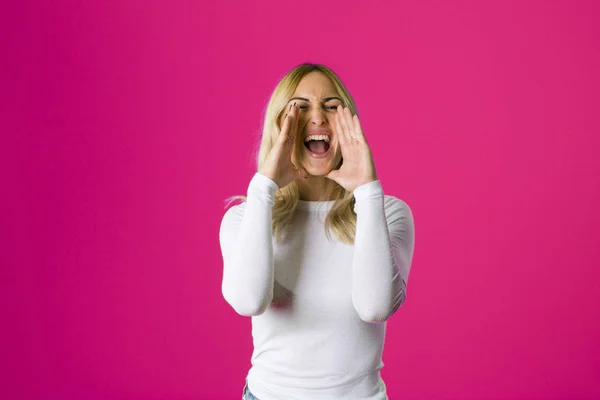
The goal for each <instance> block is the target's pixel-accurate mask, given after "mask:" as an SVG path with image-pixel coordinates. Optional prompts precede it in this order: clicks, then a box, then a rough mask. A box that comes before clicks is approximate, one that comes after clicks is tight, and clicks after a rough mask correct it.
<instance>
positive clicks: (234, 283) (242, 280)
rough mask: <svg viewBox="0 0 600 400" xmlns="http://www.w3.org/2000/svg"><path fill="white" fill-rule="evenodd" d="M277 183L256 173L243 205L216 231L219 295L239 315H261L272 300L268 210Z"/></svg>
mask: <svg viewBox="0 0 600 400" xmlns="http://www.w3.org/2000/svg"><path fill="white" fill-rule="evenodd" d="M277 189H278V186H277V184H276V183H275V182H274V181H272V180H271V179H269V178H267V177H266V176H264V175H262V174H260V173H258V172H257V173H256V174H255V175H254V177H253V178H252V180H251V181H250V184H249V186H248V196H247V199H246V202H244V203H243V204H239V205H236V206H234V207H232V208H230V209H229V210H228V211H227V212H226V213H225V216H224V217H223V220H222V222H221V228H220V232H219V241H220V244H221V253H222V255H223V282H222V287H221V289H222V292H223V297H224V298H225V300H226V301H227V302H228V303H229V304H230V305H231V306H232V307H233V308H234V309H235V311H236V312H237V313H239V314H241V315H245V316H253V315H260V314H262V313H263V312H264V311H265V310H266V309H267V307H268V306H269V304H270V303H271V301H272V299H273V279H274V268H273V242H272V222H271V217H272V208H273V204H274V202H275V192H276V191H277Z"/></svg>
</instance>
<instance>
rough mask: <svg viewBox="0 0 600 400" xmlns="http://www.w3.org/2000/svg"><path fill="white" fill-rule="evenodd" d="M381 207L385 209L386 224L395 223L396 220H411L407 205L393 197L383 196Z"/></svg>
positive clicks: (411, 213) (410, 211) (409, 209)
mask: <svg viewBox="0 0 600 400" xmlns="http://www.w3.org/2000/svg"><path fill="white" fill-rule="evenodd" d="M383 207H384V209H385V216H386V218H387V220H388V223H392V222H395V221H397V220H399V219H400V220H406V219H409V220H411V221H412V220H413V212H412V210H411V208H410V206H409V205H408V203H407V202H406V201H404V200H402V199H399V198H397V197H395V196H390V195H384V196H383Z"/></svg>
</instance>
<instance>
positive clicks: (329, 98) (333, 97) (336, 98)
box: [288, 96, 343, 103]
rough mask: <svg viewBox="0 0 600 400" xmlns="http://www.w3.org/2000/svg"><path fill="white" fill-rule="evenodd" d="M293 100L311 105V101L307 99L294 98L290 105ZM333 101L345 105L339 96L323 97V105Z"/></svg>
mask: <svg viewBox="0 0 600 400" xmlns="http://www.w3.org/2000/svg"><path fill="white" fill-rule="evenodd" d="M292 100H302V101H306V102H307V103H310V100H309V99H307V98H305V97H292V98H291V99H289V101H288V103H289V102H290V101H292ZM331 100H339V101H340V102H342V103H343V101H342V99H340V98H339V97H337V96H332V97H323V103H327V102H328V101H331Z"/></svg>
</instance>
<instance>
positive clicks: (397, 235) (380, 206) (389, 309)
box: [352, 181, 414, 322]
mask: <svg viewBox="0 0 600 400" xmlns="http://www.w3.org/2000/svg"><path fill="white" fill-rule="evenodd" d="M354 198H355V200H356V203H355V205H354V210H355V212H356V215H357V221H356V237H355V241H354V258H353V261H352V274H353V275H352V301H353V303H354V308H355V309H356V311H357V312H358V314H359V316H360V318H361V319H363V320H364V321H369V322H381V321H385V320H387V319H388V318H389V317H390V316H391V315H392V314H393V313H394V312H396V310H398V308H399V307H400V306H401V305H402V303H403V302H404V300H405V299H406V283H407V281H408V274H409V272H410V266H411V263H412V258H413V252H414V220H413V214H412V211H411V209H410V208H409V206H408V204H406V203H405V202H404V201H402V200H400V199H397V198H395V197H391V196H384V194H383V189H382V187H381V182H380V181H374V182H369V183H367V184H364V185H362V186H360V187H358V188H356V189H355V190H354Z"/></svg>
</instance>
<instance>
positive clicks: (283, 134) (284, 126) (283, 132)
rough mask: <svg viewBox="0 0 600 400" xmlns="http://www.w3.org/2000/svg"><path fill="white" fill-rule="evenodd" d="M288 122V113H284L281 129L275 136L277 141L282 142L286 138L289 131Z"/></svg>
mask: <svg viewBox="0 0 600 400" xmlns="http://www.w3.org/2000/svg"><path fill="white" fill-rule="evenodd" d="M290 122H291V120H290V115H289V113H288V114H285V117H284V119H283V124H281V131H279V136H277V143H279V144H283V143H285V141H286V140H287V138H288V135H289V131H290Z"/></svg>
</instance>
